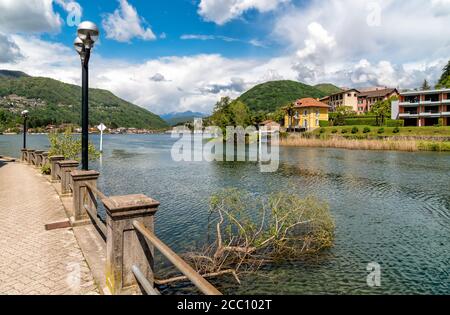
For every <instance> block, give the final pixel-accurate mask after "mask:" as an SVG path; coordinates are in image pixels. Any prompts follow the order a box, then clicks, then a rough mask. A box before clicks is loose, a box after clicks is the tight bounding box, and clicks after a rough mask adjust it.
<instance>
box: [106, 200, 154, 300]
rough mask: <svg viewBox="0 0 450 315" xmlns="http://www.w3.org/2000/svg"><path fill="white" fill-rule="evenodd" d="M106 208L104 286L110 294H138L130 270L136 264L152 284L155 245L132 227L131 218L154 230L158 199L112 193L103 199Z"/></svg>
mask: <svg viewBox="0 0 450 315" xmlns="http://www.w3.org/2000/svg"><path fill="white" fill-rule="evenodd" d="M102 202H103V204H104V205H105V208H106V227H107V238H106V285H107V286H108V288H109V290H110V291H111V293H112V294H115V295H118V294H129V293H139V292H140V291H139V286H138V283H137V281H136V279H135V276H134V274H133V272H132V269H131V268H132V266H133V265H136V266H137V267H138V268H139V269H140V270H141V271H142V273H143V274H144V275H145V277H146V278H147V279H148V280H149V281H150V282H151V283H152V282H153V279H154V274H153V257H154V248H153V246H152V245H151V244H150V243H149V242H147V241H146V239H145V238H144V237H143V236H142V235H141V234H140V233H139V232H138V231H136V230H135V229H134V227H133V221H135V220H136V221H138V222H140V223H142V224H143V225H144V226H145V227H146V228H148V229H149V230H150V231H152V232H153V231H154V216H155V213H156V211H157V210H158V206H159V202H157V201H155V200H153V199H151V198H148V197H147V196H145V195H129V196H115V197H110V198H106V199H103V200H102Z"/></svg>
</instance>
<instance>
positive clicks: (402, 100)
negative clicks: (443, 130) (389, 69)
mask: <svg viewBox="0 0 450 315" xmlns="http://www.w3.org/2000/svg"><path fill="white" fill-rule="evenodd" d="M392 119H403V120H404V121H405V126H418V127H422V126H435V125H438V124H442V125H443V126H450V89H440V90H423V91H407V92H402V93H400V96H399V100H398V101H394V102H392Z"/></svg>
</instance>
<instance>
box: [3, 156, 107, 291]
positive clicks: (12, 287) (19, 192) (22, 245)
mask: <svg viewBox="0 0 450 315" xmlns="http://www.w3.org/2000/svg"><path fill="white" fill-rule="evenodd" d="M66 219H67V217H66V215H65V212H64V208H63V206H62V204H61V200H60V199H59V197H58V195H57V194H56V192H55V190H54V189H53V187H52V186H51V184H50V183H49V182H48V181H47V180H46V179H45V178H44V177H43V176H41V175H39V174H38V171H37V170H34V169H32V167H30V166H26V165H24V164H19V163H5V162H4V161H2V160H0V295H5V294H6V295H13V294H26V295H79V294H83V295H84V294H98V292H99V291H98V289H97V287H96V285H95V283H94V280H93V277H92V274H91V271H90V269H89V267H88V266H87V264H86V261H85V259H84V257H83V254H82V252H81V250H80V248H79V247H78V244H77V241H76V239H75V236H74V234H73V231H72V230H71V229H60V230H53V231H46V230H45V227H44V226H45V224H48V223H54V222H60V221H64V220H66Z"/></svg>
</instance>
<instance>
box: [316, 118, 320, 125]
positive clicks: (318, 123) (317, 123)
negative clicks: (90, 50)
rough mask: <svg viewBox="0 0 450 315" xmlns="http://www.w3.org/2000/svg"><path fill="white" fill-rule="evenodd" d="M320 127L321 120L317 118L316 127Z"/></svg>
mask: <svg viewBox="0 0 450 315" xmlns="http://www.w3.org/2000/svg"><path fill="white" fill-rule="evenodd" d="M319 126H320V122H319V119H318V118H317V119H316V127H319Z"/></svg>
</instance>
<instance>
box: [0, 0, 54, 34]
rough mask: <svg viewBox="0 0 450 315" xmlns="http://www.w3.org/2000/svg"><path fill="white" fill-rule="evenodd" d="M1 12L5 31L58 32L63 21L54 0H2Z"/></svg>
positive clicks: (1, 26) (2, 27)
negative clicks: (54, 6) (54, 7)
mask: <svg viewBox="0 0 450 315" xmlns="http://www.w3.org/2000/svg"><path fill="white" fill-rule="evenodd" d="M0 12H1V13H0V31H1V32H3V33H18V32H20V33H21V32H28V33H43V32H53V33H57V32H59V31H60V28H61V25H62V23H63V21H62V19H61V17H60V15H59V14H58V13H56V12H55V11H54V10H53V0H1V1H0Z"/></svg>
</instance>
